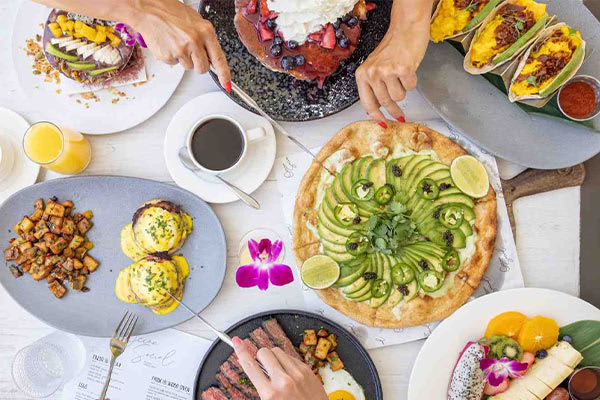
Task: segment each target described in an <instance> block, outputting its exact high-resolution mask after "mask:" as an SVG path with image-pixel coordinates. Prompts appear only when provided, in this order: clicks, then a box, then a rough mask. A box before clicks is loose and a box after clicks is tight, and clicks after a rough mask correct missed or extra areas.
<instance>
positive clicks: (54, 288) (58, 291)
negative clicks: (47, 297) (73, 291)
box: [48, 281, 67, 299]
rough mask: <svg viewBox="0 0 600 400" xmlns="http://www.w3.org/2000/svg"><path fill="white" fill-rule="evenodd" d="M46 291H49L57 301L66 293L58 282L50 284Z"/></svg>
mask: <svg viewBox="0 0 600 400" xmlns="http://www.w3.org/2000/svg"><path fill="white" fill-rule="evenodd" d="M48 289H50V291H51V292H52V293H54V295H55V296H56V297H58V298H59V299H60V298H62V297H63V296H64V295H65V293H67V289H65V287H64V286H63V285H61V284H60V282H59V281H54V282H52V283H51V284H50V285H48Z"/></svg>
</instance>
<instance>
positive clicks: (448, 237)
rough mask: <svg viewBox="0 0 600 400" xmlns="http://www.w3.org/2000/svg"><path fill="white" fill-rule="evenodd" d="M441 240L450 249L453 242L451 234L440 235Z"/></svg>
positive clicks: (446, 232)
mask: <svg viewBox="0 0 600 400" xmlns="http://www.w3.org/2000/svg"><path fill="white" fill-rule="evenodd" d="M442 239H444V242H446V245H447V246H448V247H452V243H453V242H454V235H453V234H452V232H450V231H444V233H442Z"/></svg>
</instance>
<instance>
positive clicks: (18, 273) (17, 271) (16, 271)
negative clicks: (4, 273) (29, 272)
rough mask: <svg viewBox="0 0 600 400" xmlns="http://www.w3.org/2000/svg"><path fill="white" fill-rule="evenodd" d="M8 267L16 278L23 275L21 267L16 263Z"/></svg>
mask: <svg viewBox="0 0 600 400" xmlns="http://www.w3.org/2000/svg"><path fill="white" fill-rule="evenodd" d="M8 269H9V270H10V273H11V274H12V276H14V277H15V278H20V277H22V276H23V271H21V269H19V267H15V266H14V265H11V266H9V267H8Z"/></svg>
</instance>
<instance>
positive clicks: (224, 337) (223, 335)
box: [165, 290, 269, 376]
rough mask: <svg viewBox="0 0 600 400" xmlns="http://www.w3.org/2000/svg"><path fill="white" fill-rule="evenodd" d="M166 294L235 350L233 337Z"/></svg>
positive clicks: (264, 370)
mask: <svg viewBox="0 0 600 400" xmlns="http://www.w3.org/2000/svg"><path fill="white" fill-rule="evenodd" d="M165 292H166V293H167V294H168V295H169V296H170V297H171V298H172V299H173V300H175V301H176V302H177V303H178V304H179V305H180V306H182V307H183V308H185V309H186V310H187V311H189V312H190V314H192V315H193V316H195V317H196V318H198V319H199V320H200V321H202V323H203V324H204V325H206V327H207V328H208V329H210V330H211V331H213V332H214V334H215V335H217V336H218V337H219V339H221V340H222V341H223V342H225V343H226V344H228V345H229V346H230V347H231V348H232V349H235V347H234V346H233V341H232V340H231V337H230V336H229V335H228V334H226V333H225V332H222V331H220V330H218V329H217V328H215V327H214V326H212V325H211V324H210V323H209V322H208V321H207V320H205V319H204V318H202V317H201V316H200V314H197V313H195V312H194V311H193V310H192V309H191V308H189V307H188V306H187V305H186V304H185V303H184V302H182V301H181V300H179V299H178V298H177V297H175V296H173V295H172V294H171V292H169V291H168V290H165ZM256 362H257V363H258V366H259V367H260V369H262V371H263V372H264V373H265V375H267V376H269V373H268V372H267V370H266V369H265V367H264V366H263V365H262V364H261V362H260V361H258V360H256Z"/></svg>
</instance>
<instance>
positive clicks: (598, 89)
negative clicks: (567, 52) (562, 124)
mask: <svg viewBox="0 0 600 400" xmlns="http://www.w3.org/2000/svg"><path fill="white" fill-rule="evenodd" d="M573 82H584V83H587V84H588V85H589V86H590V87H591V88H592V89H593V90H594V93H595V94H596V105H595V107H594V110H593V111H592V112H590V113H589V114H588V115H586V116H585V117H583V118H575V117H572V116H571V115H569V114H567V113H566V112H565V111H564V110H563V108H562V106H561V104H560V94H561V92H562V91H563V89H564V88H565V87H567V86H568V85H569V84H571V83H573ZM556 100H557V101H556V102H557V103H558V108H559V109H560V111H561V112H562V113H563V115H564V116H566V117H567V118H569V119H572V120H573V121H579V122H583V121H589V120H591V119H594V118H595V117H596V116H598V114H600V80H598V79H597V78H594V77H593V76H589V75H577V76H575V77H573V78H572V79H570V80H569V81H568V82H567V83H565V84H564V85H562V87H561V88H560V90H559V91H558V96H557V98H556Z"/></svg>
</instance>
